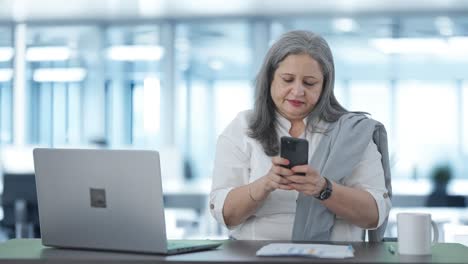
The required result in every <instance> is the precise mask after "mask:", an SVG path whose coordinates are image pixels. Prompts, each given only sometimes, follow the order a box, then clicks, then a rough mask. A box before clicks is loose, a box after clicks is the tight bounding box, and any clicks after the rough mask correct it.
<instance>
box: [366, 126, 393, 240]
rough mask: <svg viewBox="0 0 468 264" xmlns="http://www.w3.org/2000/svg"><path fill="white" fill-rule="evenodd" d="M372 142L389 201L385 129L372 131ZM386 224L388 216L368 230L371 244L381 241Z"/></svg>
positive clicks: (389, 173) (390, 181)
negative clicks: (379, 159) (374, 227)
mask: <svg viewBox="0 0 468 264" xmlns="http://www.w3.org/2000/svg"><path fill="white" fill-rule="evenodd" d="M373 140H374V142H375V144H376V145H377V149H378V150H379V152H380V155H382V167H383V171H384V177H385V187H386V188H387V193H388V197H389V199H392V175H391V171H390V158H389V154H388V142H387V132H386V130H385V127H384V126H383V125H382V126H378V127H377V128H376V130H375V131H374V135H373ZM387 223H388V216H387V219H385V221H384V222H383V223H382V225H381V226H380V227H379V228H377V229H374V230H369V231H368V233H367V235H368V239H369V241H371V242H380V241H382V239H383V237H384V233H385V229H387Z"/></svg>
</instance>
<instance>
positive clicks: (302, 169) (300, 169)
mask: <svg viewBox="0 0 468 264" xmlns="http://www.w3.org/2000/svg"><path fill="white" fill-rule="evenodd" d="M310 169H311V168H310V167H309V165H298V166H294V167H292V168H291V170H292V171H293V172H294V173H295V174H297V173H307V172H309V171H310Z"/></svg>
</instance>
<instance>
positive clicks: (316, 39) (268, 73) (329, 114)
mask: <svg viewBox="0 0 468 264" xmlns="http://www.w3.org/2000/svg"><path fill="white" fill-rule="evenodd" d="M291 54H294V55H297V54H308V55H309V56H311V57H312V58H313V59H314V60H316V61H317V62H318V64H319V65H320V68H321V70H322V74H323V78H324V80H323V87H322V94H321V95H320V98H319V101H318V103H317V105H316V106H315V107H314V109H313V110H312V112H311V113H310V114H309V116H308V117H307V129H308V130H309V129H310V130H311V131H314V130H316V129H315V127H314V124H313V123H314V122H312V120H314V119H315V117H318V119H322V120H325V121H327V122H335V121H337V120H338V119H339V118H340V117H341V116H342V115H343V114H345V113H347V112H348V111H347V110H346V109H345V108H344V107H343V106H341V105H340V103H339V102H338V101H337V100H336V97H335V94H334V92H333V89H334V86H335V66H334V63H333V55H332V52H331V50H330V47H329V46H328V44H327V42H326V41H325V39H324V38H322V37H321V36H319V35H317V34H314V33H312V32H308V31H301V30H298V31H290V32H287V33H285V34H283V35H282V36H281V37H280V39H279V40H278V41H276V43H275V44H273V46H272V47H271V48H270V50H269V51H268V53H267V54H266V56H265V60H264V61H263V65H262V67H261V68H260V71H259V72H258V74H257V78H256V80H255V90H256V91H255V105H254V111H253V114H252V118H251V120H250V123H249V136H250V137H251V138H253V139H256V140H258V141H259V142H260V143H261V145H262V147H263V150H264V151H265V154H267V155H268V156H276V155H278V153H279V139H278V134H277V132H276V122H277V120H276V113H275V112H276V106H275V104H274V102H273V99H272V98H271V93H270V88H271V83H272V82H273V76H274V73H275V71H276V69H278V66H279V63H281V62H282V61H283V60H284V59H285V58H286V57H287V56H289V55H291ZM316 132H317V131H316Z"/></svg>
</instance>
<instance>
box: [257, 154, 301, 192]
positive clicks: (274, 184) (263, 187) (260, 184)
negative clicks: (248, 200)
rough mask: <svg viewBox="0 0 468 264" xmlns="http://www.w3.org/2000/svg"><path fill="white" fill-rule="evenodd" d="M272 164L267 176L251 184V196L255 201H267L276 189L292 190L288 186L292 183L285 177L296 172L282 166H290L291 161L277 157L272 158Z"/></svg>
mask: <svg viewBox="0 0 468 264" xmlns="http://www.w3.org/2000/svg"><path fill="white" fill-rule="evenodd" d="M272 163H273V164H272V166H271V168H270V170H269V171H268V173H267V174H266V175H265V176H263V177H261V178H259V179H258V180H256V181H254V182H252V183H251V186H250V195H251V196H252V198H253V199H255V200H258V201H261V200H264V199H266V198H267V197H268V195H269V194H270V193H271V192H272V191H274V190H276V189H281V190H292V188H291V187H290V186H289V185H288V184H290V183H291V181H290V180H288V179H286V178H285V177H283V176H290V175H293V174H294V172H293V171H292V170H290V169H288V168H284V167H282V166H281V165H288V164H289V161H288V160H287V159H284V158H281V157H279V156H276V157H273V158H272Z"/></svg>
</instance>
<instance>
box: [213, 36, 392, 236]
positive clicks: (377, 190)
mask: <svg viewBox="0 0 468 264" xmlns="http://www.w3.org/2000/svg"><path fill="white" fill-rule="evenodd" d="M333 87H334V64H333V57H332V54H331V51H330V48H329V47H328V44H327V43H326V41H325V40H324V39H323V38H321V37H320V36H318V35H315V34H313V33H310V32H307V31H292V32H288V33H286V34H284V35H283V36H282V37H281V38H280V39H279V40H278V41H277V42H276V43H275V44H274V45H273V46H272V47H271V48H270V50H269V51H268V53H267V55H266V57H265V61H264V63H263V65H262V68H261V69H260V72H259V73H258V76H257V79H256V101H255V107H254V110H253V111H245V112H241V113H239V114H238V116H237V117H236V118H235V119H234V120H233V121H232V122H231V124H230V125H229V126H228V127H227V128H226V129H225V131H224V132H223V133H222V134H221V135H220V137H219V139H218V143H217V150H216V160H215V166H214V172H213V185H212V191H211V194H210V209H211V213H212V215H213V216H214V217H215V218H216V220H217V221H218V222H219V223H220V224H222V225H224V226H226V227H227V228H228V229H229V230H230V235H231V237H232V238H235V239H254V240H260V239H283V240H284V239H286V240H288V239H291V238H292V239H303V240H333V241H360V240H363V234H364V230H365V229H375V228H377V227H379V226H380V225H382V223H383V222H384V221H385V219H386V218H387V216H388V213H389V210H390V207H391V203H390V200H389V198H388V195H387V189H386V188H385V181H384V168H383V166H382V161H381V160H383V159H382V155H381V153H380V152H379V151H378V149H377V146H376V144H375V143H374V141H373V140H372V133H368V132H365V133H364V132H363V131H364V130H362V131H357V132H358V133H355V132H356V131H354V132H353V131H351V129H352V128H354V127H359V126H361V125H360V124H370V125H367V127H372V129H373V127H374V125H373V124H374V123H371V122H368V121H365V122H361V120H364V119H365V120H371V119H367V118H365V116H364V115H362V114H353V113H349V112H348V111H346V110H345V109H344V108H343V107H342V106H341V105H340V104H339V103H338V101H337V100H336V98H335V95H334V93H333ZM357 119H359V120H358V121H356V120H357ZM356 124H359V126H356ZM348 128H349V131H350V133H348V130H347V129H348ZM341 130H343V131H346V133H345V132H340V131H341ZM366 131H369V129H367V130H366ZM372 131H374V130H372ZM351 132H352V133H351ZM348 134H353V135H357V136H356V137H355V138H349V137H348ZM282 136H292V137H297V138H304V139H307V140H308V141H309V157H312V158H311V159H310V160H311V161H310V162H309V164H308V165H302V166H296V167H293V168H291V169H287V168H284V167H282V166H281V165H287V164H288V160H286V159H283V158H280V157H279V139H280V137H282ZM337 142H338V143H337ZM340 142H341V143H340ZM353 142H365V145H363V146H364V147H362V148H361V149H362V150H361V151H354V152H350V151H348V149H351V150H357V149H358V148H357V147H356V146H355V145H351V146H349V147H348V146H346V147H342V149H339V148H338V149H337V150H336V151H335V146H336V147H338V146H344V145H346V144H348V145H349V144H354V143H353ZM325 150H326V151H325ZM343 150H344V151H343ZM334 153H336V154H334ZM342 153H349V154H342ZM353 153H354V154H353ZM356 153H358V154H357V155H356ZM343 155H348V156H345V157H344V158H343ZM336 157H340V158H341V159H339V158H336ZM355 157H358V158H357V161H356V162H355V163H353V164H349V165H345V166H342V163H343V162H345V163H346V162H347V159H348V158H349V160H352V159H356V158H355ZM385 157H387V155H385ZM339 160H341V161H339ZM314 165H316V166H318V167H314ZM342 167H344V168H349V169H348V170H343V171H345V173H344V174H343V173H341V174H343V175H342V176H337V175H339V174H340V173H335V171H336V170H338V169H340V168H342ZM319 168H320V169H319ZM321 172H322V173H324V172H326V174H321ZM298 173H304V174H305V177H304V176H299V175H297V174H298ZM319 198H320V199H319ZM324 219H325V220H324ZM303 234H305V237H301V238H300V236H302V235H303Z"/></svg>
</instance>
